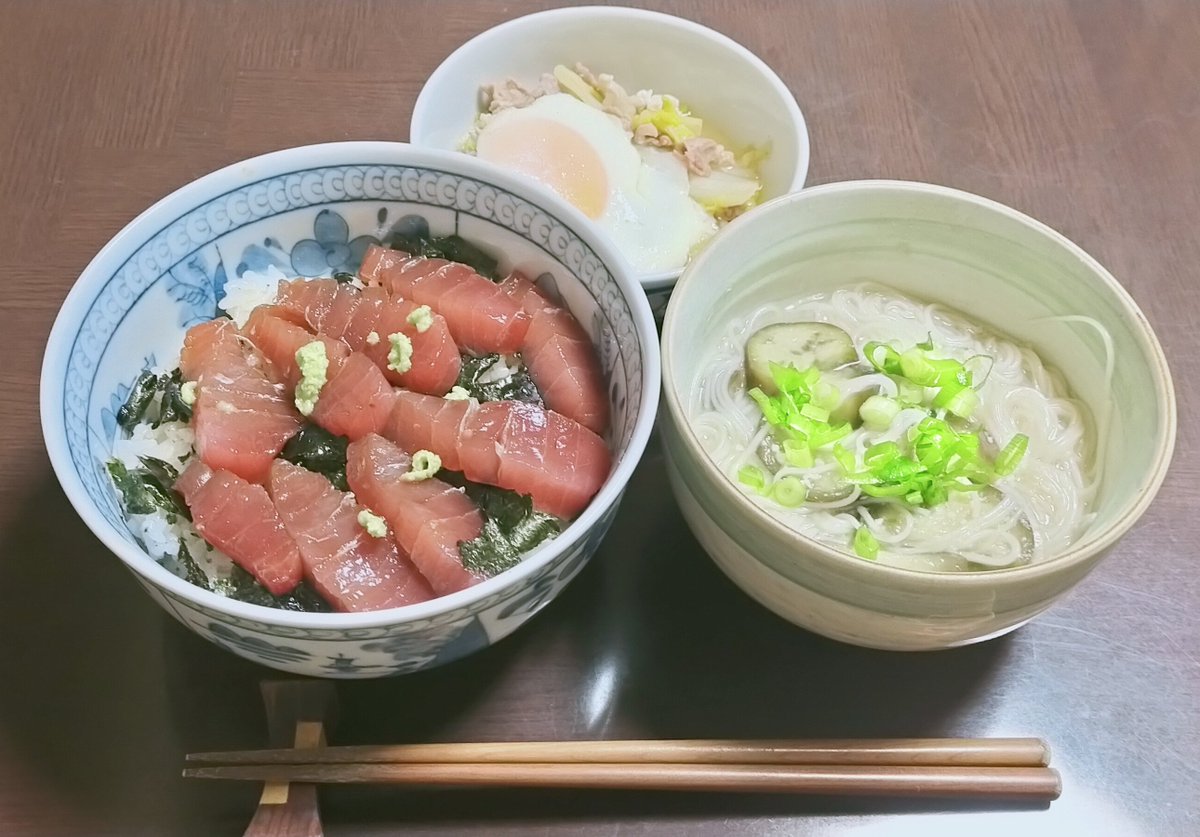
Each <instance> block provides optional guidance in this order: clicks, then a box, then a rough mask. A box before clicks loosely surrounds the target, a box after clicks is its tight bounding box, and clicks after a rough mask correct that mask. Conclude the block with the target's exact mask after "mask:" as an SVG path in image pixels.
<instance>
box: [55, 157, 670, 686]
mask: <svg viewBox="0 0 1200 837" xmlns="http://www.w3.org/2000/svg"><path fill="white" fill-rule="evenodd" d="M396 224H401V225H406V226H410V227H413V226H415V227H418V228H420V227H423V226H425V225H428V227H429V229H430V230H431V231H432V233H433V234H435V235H445V234H449V233H451V232H457V233H458V234H459V235H461V236H463V237H464V238H466V239H468V240H470V241H473V242H475V243H477V244H480V245H482V246H483V247H485V248H486V249H488V250H491V251H493V252H494V253H495V254H497V255H498V256H500V257H501V258H502V261H501V268H504V269H508V268H518V269H520V270H522V271H523V272H525V273H526V274H527V275H530V276H537V277H540V283H541V284H543V285H547V286H551V287H554V288H556V289H557V291H558V293H559V294H560V295H561V297H562V299H563V300H564V302H565V303H566V304H567V305H568V306H569V307H570V309H571V310H572V311H573V312H574V314H575V315H576V317H577V318H578V319H579V321H580V322H581V323H582V324H583V326H584V328H585V329H586V330H587V331H588V333H589V334H590V335H591V337H592V340H593V341H594V343H595V345H596V347H597V349H598V351H599V353H600V357H601V361H602V365H603V369H604V374H605V376H606V379H607V382H608V390H609V396H610V399H611V407H612V416H613V421H612V429H611V431H610V443H611V444H612V446H613V448H614V450H615V452H616V454H617V455H616V457H615V459H616V464H615V465H614V468H613V473H612V475H611V476H610V477H609V479H608V481H607V482H606V483H605V485H604V487H603V488H602V489H601V490H600V492H599V494H598V495H597V496H596V498H595V499H594V500H593V501H592V503H591V504H590V505H589V506H588V508H587V509H586V510H585V511H584V512H583V513H582V514H581V515H580V516H579V517H578V518H577V519H576V520H575V521H574V522H573V523H571V525H570V526H569V527H567V529H566V530H565V531H564V532H563V533H562V534H561V535H560V536H559V537H557V538H555V539H554V540H553V541H550V542H549V543H547V544H544V545H543V546H541V547H539V548H538V549H536V550H535V551H534V552H533V553H531V554H530V555H529V556H528V557H527V558H526V559H525V560H524V561H523V562H522V563H521V564H519V565H518V566H516V567H514V568H513V569H511V570H509V571H507V572H505V573H502V574H500V575H498V576H496V577H495V578H492V579H489V580H487V581H485V582H483V583H481V584H479V585H477V586H475V587H472V588H471V589H469V590H465V591H462V592H459V593H455V594H453V595H450V596H445V597H442V598H439V599H436V600H434V601H432V602H427V603H423V604H418V605H412V606H410V607H405V608H398V609H394V610H387V611H379V612H375V613H359V614H347V613H292V612H285V611H278V610H273V609H269V608H263V607H259V606H256V605H251V604H246V603H243V602H238V601H234V600H231V599H227V598H225V597H223V596H220V595H217V594H215V593H211V592H208V591H206V590H202V589H200V588H198V587H195V586H193V585H191V584H189V583H187V582H186V581H184V580H182V579H180V578H178V577H176V576H175V575H173V574H172V573H171V572H169V571H168V570H167V569H165V568H164V567H162V566H160V565H159V564H158V563H157V562H156V561H154V560H153V559H151V558H150V557H149V556H148V555H147V554H146V553H145V552H144V551H143V550H142V548H141V547H140V546H139V545H138V543H137V542H136V540H135V539H134V538H133V536H132V535H131V534H130V532H129V529H128V527H127V526H126V525H125V522H124V519H123V517H122V514H121V511H120V508H119V506H118V503H117V497H116V494H115V492H114V490H113V487H112V485H111V483H110V482H109V480H108V478H107V475H106V472H105V469H104V463H105V461H106V460H107V459H108V457H109V455H110V451H111V448H112V443H113V439H114V435H115V433H116V422H115V415H114V414H115V411H116V409H117V407H118V406H119V405H120V404H121V402H122V401H123V400H124V397H125V395H126V393H127V392H128V388H129V385H130V384H131V382H132V381H133V379H134V378H135V377H136V376H137V375H138V373H139V372H140V371H141V370H142V369H143V368H146V367H147V366H148V365H153V364H155V363H156V362H164V361H167V360H168V359H170V358H172V357H174V356H175V355H176V354H177V352H178V350H179V347H180V345H181V343H182V339H183V334H184V332H185V330H186V329H187V327H188V326H190V325H192V324H193V323H196V322H200V321H202V320H205V319H209V318H211V317H213V316H214V315H215V313H216V308H215V305H216V300H217V299H218V298H219V297H220V296H221V290H222V287H223V285H224V283H225V280H226V277H229V276H233V275H240V274H241V273H242V272H244V271H246V270H251V269H252V270H261V269H265V268H266V267H267V266H268V265H275V266H277V267H279V268H280V269H281V270H282V271H283V272H284V273H286V274H289V275H292V274H298V275H305V276H317V275H328V274H329V273H330V271H331V270H336V269H341V268H351V269H352V268H353V267H355V266H356V264H357V260H358V259H360V258H361V256H362V253H363V251H364V250H365V249H366V247H367V245H368V244H370V243H373V242H375V241H377V240H378V238H379V236H381V235H382V233H383V232H385V231H386V230H388V229H390V228H392V227H393V226H395V225H396ZM658 393H659V363H658V342H657V335H656V333H655V328H654V321H653V318H652V316H651V313H650V308H649V305H648V304H647V302H646V299H645V296H644V295H643V293H642V291H641V288H640V287H639V286H638V284H637V282H636V281H634V280H633V279H632V278H631V277H630V276H629V275H628V274H627V272H626V269H625V267H624V262H623V261H622V260H621V258H620V257H619V256H618V255H617V254H616V252H615V251H614V250H613V249H612V247H611V245H609V244H608V242H607V241H606V240H604V239H602V238H600V237H598V236H597V235H596V234H595V233H594V232H593V231H592V228H591V225H589V224H588V223H587V221H586V219H585V218H584V217H583V216H582V215H580V214H579V213H578V212H576V211H575V210H574V209H573V208H572V207H570V206H569V205H567V204H566V203H564V202H562V201H561V200H559V199H558V198H557V197H556V196H555V195H553V194H551V193H550V192H548V191H546V190H543V189H541V188H540V187H538V186H536V185H530V184H529V183H527V182H525V181H523V180H517V179H515V178H513V177H511V176H509V175H507V174H505V173H504V172H501V171H498V170H496V169H494V168H492V167H490V166H488V165H486V164H484V163H481V162H479V161H477V160H474V159H472V158H470V157H466V156H465V155H461V154H452V153H445V152H439V151H432V150H421V149H417V148H413V147H411V146H408V145H404V144H400V143H384V142H353V143H330V144H325V145H314V146H307V147H302V148H292V149H288V150H285V151H279V152H276V153H273V154H267V155H264V156H262V157H256V158H254V159H251V160H247V161H245V162H242V163H236V164H234V165H232V166H229V167H227V168H224V169H221V170H220V171H217V172H214V173H212V174H209V175H207V176H205V177H202V178H200V179H199V180H197V181H195V182H193V183H191V184H189V185H187V186H185V187H183V188H182V189H180V190H178V191H176V192H174V193H173V194H171V195H169V196H167V197H166V198H164V199H162V200H161V201H159V202H158V203H156V204H155V205H154V206H152V207H151V208H150V209H148V210H146V211H145V212H143V213H142V214H141V215H140V216H138V217H137V218H136V219H135V220H134V221H133V222H131V223H130V224H129V225H128V226H127V227H125V228H124V229H123V230H121V232H120V233H118V234H117V235H116V236H115V237H114V238H113V239H112V241H110V242H109V243H108V244H107V245H106V246H105V247H104V249H103V250H101V251H100V253H99V255H97V256H96V258H95V259H93V260H92V263H91V264H89V265H88V267H87V269H85V270H84V272H83V274H82V275H81V276H80V277H79V280H78V281H77V282H76V283H75V286H74V288H73V289H72V290H71V293H70V294H69V295H68V297H67V299H66V301H65V302H64V303H63V306H62V309H61V310H60V312H59V315H58V319H57V320H56V321H55V324H54V329H53V330H52V332H51V334H50V340H49V343H48V344H47V347H46V357H45V361H44V364H43V367H42V380H41V412H42V426H43V430H44V433H45V438H46V447H47V449H48V451H49V453H50V459H51V462H52V463H53V466H54V470H55V473H56V474H57V475H58V479H59V481H60V482H61V483H62V486H63V488H64V490H65V491H66V494H67V497H68V498H69V499H70V501H71V503H72V504H73V505H74V506H75V508H76V510H77V511H78V512H79V515H80V516H81V517H82V518H83V520H84V522H85V523H87V525H88V526H89V527H90V528H91V530H92V531H93V532H95V533H96V535H97V537H99V538H100V540H101V541H102V542H103V543H104V544H105V546H107V547H108V548H109V549H111V550H112V551H113V552H114V553H116V555H117V556H118V557H119V558H120V559H121V560H122V561H124V562H125V564H126V566H128V567H129V568H130V569H131V570H132V571H133V573H134V575H135V577H136V578H137V580H138V581H139V582H140V583H141V585H142V586H143V587H144V588H145V589H146V591H147V592H148V593H149V594H150V596H151V597H152V598H153V599H154V600H155V601H157V602H158V603H159V604H160V605H162V606H163V607H164V608H165V609H166V610H167V612H169V613H170V614H171V615H172V616H174V617H175V618H176V619H178V620H179V621H180V622H182V623H183V624H184V625H186V626H187V627H188V628H190V629H191V630H193V631H195V632H196V633H198V634H199V635H201V636H203V637H205V638H206V639H209V640H211V641H212V642H214V643H216V644H217V645H220V646H222V647H223V648H227V649H228V650H230V651H232V652H234V653H235V654H238V655H240V656H242V657H246V658H248V659H251V660H255V661H257V662H260V663H262V664H263V665H267V666H271V667H273V668H277V669H281V670H284V671H289V672H295V673H298V674H309V675H315V676H321V677H347V678H364V677H380V676H385V675H390V674H399V673H403V672H412V671H417V670H420V669H423V668H428V667H431V666H435V665H439V664H441V663H445V662H449V661H450V660H454V659H457V658H459V657H462V656H464V655H466V654H469V653H471V652H473V651H477V650H479V649H481V648H484V647H486V646H488V645H490V644H491V643H493V642H495V641H497V640H499V639H501V638H502V637H504V636H507V635H508V634H509V633H511V632H512V631H513V630H515V629H516V628H517V627H518V626H520V625H521V624H523V623H524V622H525V621H526V620H528V619H529V618H530V617H531V616H532V615H533V614H534V613H536V612H537V611H538V610H539V609H540V608H541V607H542V606H543V605H545V604H546V603H547V602H549V601H550V600H551V599H553V598H554V597H555V596H556V595H557V594H558V593H559V592H560V591H561V590H562V589H563V587H564V586H565V585H566V584H567V582H568V581H570V580H571V578H572V577H574V576H575V575H576V574H577V573H578V572H579V570H580V569H581V568H582V567H583V565H584V564H585V563H586V562H587V560H588V559H589V558H590V557H591V555H592V553H594V552H595V550H596V548H597V546H598V545H599V543H600V540H601V538H602V537H603V536H604V533H605V531H606V530H607V529H608V527H609V525H610V524H611V522H612V519H613V517H614V515H615V513H616V511H617V506H618V503H619V501H620V498H621V494H622V492H623V491H624V488H625V485H626V483H627V482H628V481H629V477H630V475H631V474H632V472H633V469H634V467H635V466H636V464H637V462H638V459H639V458H640V457H641V455H642V452H643V450H644V449H645V445H646V440H647V438H648V437H649V434H650V429H651V427H652V425H653V422H654V415H655V410H656V408H657V404H658Z"/></svg>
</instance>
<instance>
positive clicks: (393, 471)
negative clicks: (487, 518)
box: [346, 434, 484, 596]
mask: <svg viewBox="0 0 1200 837" xmlns="http://www.w3.org/2000/svg"><path fill="white" fill-rule="evenodd" d="M411 463H412V457H410V456H409V455H408V454H407V453H405V452H404V451H403V450H401V449H400V448H398V447H397V446H396V445H394V444H392V443H391V442H389V441H387V440H386V439H384V438H383V437H382V436H377V435H374V434H372V435H370V436H364V437H363V438H362V439H359V440H358V441H356V442H351V443H350V447H349V448H348V449H347V451H346V478H347V480H348V481H349V483H350V488H351V489H353V491H354V493H355V495H356V497H357V498H358V500H359V501H361V502H362V503H363V504H364V505H366V506H367V507H368V508H370V509H372V510H373V511H375V512H376V513H378V514H380V515H382V516H383V517H384V518H385V519H386V520H387V522H388V525H389V526H391V528H392V534H393V536H394V537H395V539H396V544H397V545H398V546H399V547H400V550H401V552H404V553H407V554H408V556H409V557H410V558H411V559H412V562H413V563H414V564H416V565H417V568H418V569H419V570H420V571H421V574H422V575H424V576H425V580H426V581H428V582H429V585H430V587H432V588H433V590H434V592H435V593H437V594H438V595H439V596H444V595H446V594H448V593H454V592H456V591H458V590H464V589H466V588H467V587H470V586H471V585H472V584H477V583H478V582H480V581H482V580H483V578H484V577H483V576H482V575H479V574H476V573H473V572H471V571H470V570H467V569H466V568H465V567H463V565H462V558H461V556H460V555H459V553H458V544H459V542H460V541H468V540H473V539H475V538H477V537H479V533H480V532H481V531H482V529H483V517H482V516H481V515H480V513H479V509H477V508H476V507H475V504H474V503H472V502H471V500H470V499H469V498H468V497H467V495H466V494H464V493H463V492H462V490H461V489H458V488H453V487H452V486H450V485H447V484H446V483H444V482H442V481H441V480H439V479H438V478H437V477H433V478H430V479H427V480H420V481H417V482H409V481H407V480H404V479H402V476H403V475H404V474H406V473H408V471H409V467H410V465H411Z"/></svg>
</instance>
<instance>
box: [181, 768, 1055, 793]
mask: <svg viewBox="0 0 1200 837" xmlns="http://www.w3.org/2000/svg"><path fill="white" fill-rule="evenodd" d="M183 775H184V776H185V777H187V778H193V779H242V780H252V781H259V782H262V781H266V782H307V783H313V784H324V783H365V784H392V785H454V786H460V787H509V788H531V787H538V788H575V789H580V788H592V789H600V788H605V789H627V790H676V791H717V792H757V793H792V794H819V795H831V796H832V795H839V796H844V795H856V796H922V797H937V798H950V797H956V798H963V797H989V798H1000V799H1027V800H1033V799H1038V800H1052V799H1057V798H1058V796H1059V794H1060V793H1061V791H1062V783H1061V780H1060V778H1059V775H1058V772H1057V771H1056V770H1052V769H1050V768H1047V767H944V766H942V767H928V766H912V765H907V766H902V765H884V766H864V765H825V766H811V765H778V764H776V765H760V764H716V765H714V764H666V763H664V764H615V763H612V764H587V763H570V764H564V763H556V764H539V763H482V764H478V763H477V764H472V763H457V764H447V763H441V764H421V763H410V764H362V763H354V764H242V765H230V766H224V767H220V766H211V767H208V766H206V767H194V768H189V769H187V770H184V771H183Z"/></svg>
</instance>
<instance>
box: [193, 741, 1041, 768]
mask: <svg viewBox="0 0 1200 837" xmlns="http://www.w3.org/2000/svg"><path fill="white" fill-rule="evenodd" d="M187 761H189V762H191V763H193V764H254V765H269V764H278V765H287V764H305V765H315V764H413V763H420V764H485V763H487V764H527V763H543V764H548V763H556V764H618V763H619V764H707V765H716V764H741V765H746V764H756V765H769V764H800V765H807V766H820V765H862V766H876V767H879V766H887V765H892V766H899V765H909V766H926V767H934V766H942V767H1045V766H1046V765H1048V764H1049V763H1050V750H1049V748H1048V747H1047V746H1046V743H1045V742H1044V741H1042V740H1040V739H1037V738H910V739H904V738H900V739H877V740H867V739H850V740H845V739H828V740H787V739H784V740H771V741H745V740H722V739H698V740H675V741H669V740H668V741H661V740H660V741H512V742H486V743H464V744H397V745H369V746H350V747H321V748H316V749H307V750H296V749H280V750H233V751H228V752H215V753H191V754H189V755H188V756H187Z"/></svg>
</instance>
